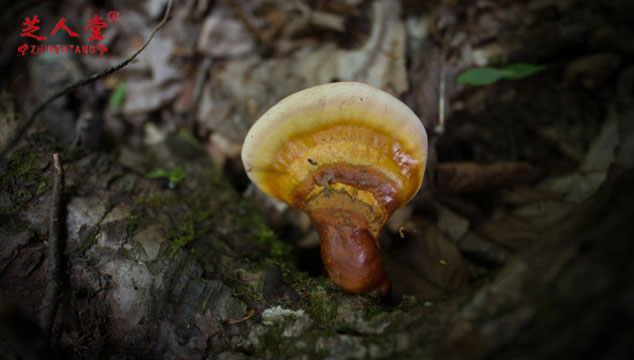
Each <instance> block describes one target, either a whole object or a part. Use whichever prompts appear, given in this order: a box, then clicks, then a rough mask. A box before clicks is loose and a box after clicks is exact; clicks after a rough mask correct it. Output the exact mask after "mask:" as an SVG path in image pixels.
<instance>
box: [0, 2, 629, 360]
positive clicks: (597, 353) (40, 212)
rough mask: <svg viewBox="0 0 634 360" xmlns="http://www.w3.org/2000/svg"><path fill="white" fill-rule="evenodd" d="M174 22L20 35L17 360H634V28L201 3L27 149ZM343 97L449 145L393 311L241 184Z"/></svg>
mask: <svg viewBox="0 0 634 360" xmlns="http://www.w3.org/2000/svg"><path fill="white" fill-rule="evenodd" d="M166 3H167V2H166V1H163V0H146V1H144V2H138V3H135V2H123V1H115V0H112V1H99V2H90V1H85V0H65V1H59V2H46V1H24V2H17V3H15V4H12V5H10V6H8V7H7V8H6V9H3V10H2V12H1V14H0V17H2V20H3V21H0V27H2V28H3V30H4V31H3V32H2V34H0V39H2V40H3V41H2V42H1V43H0V44H2V45H1V47H2V52H1V53H0V68H2V74H1V75H0V86H1V88H0V150H1V152H2V154H3V157H2V158H1V159H0V334H1V335H2V336H0V351H1V353H2V354H3V356H4V357H5V358H8V359H18V358H26V359H50V358H60V359H102V358H103V359H146V358H164V359H205V358H208V359H349V358H352V359H366V358H368V359H378V358H411V359H420V358H430V359H462V358H468V359H535V358H554V357H558V358H581V357H588V356H590V357H593V358H602V359H603V358H605V359H627V358H632V357H633V356H634V345H633V344H632V343H631V341H630V339H632V338H634V326H633V324H634V286H633V284H634V281H632V279H634V263H632V262H631V258H632V256H633V255H634V242H632V241H631V235H632V234H634V222H632V219H634V208H633V207H632V206H631V204H632V202H634V186H633V185H634V170H632V167H634V61H633V56H634V29H633V27H632V25H631V14H633V13H634V4H632V3H631V2H628V1H608V0H603V1H594V2H582V1H577V0H566V1H552V0H531V1H495V2H490V1H458V0H445V1H432V2H418V1H400V2H397V1H390V0H374V1H370V0H299V1H292V2H287V1H277V0H257V1H248V2H243V1H238V0H217V1H209V0H197V1H187V2H185V1H183V2H180V1H179V2H175V3H174V4H173V6H172V7H171V8H170V9H169V15H170V16H169V19H168V21H167V22H166V23H165V24H164V26H162V27H160V29H159V30H158V31H157V32H156V34H155V36H154V37H153V38H152V39H151V41H150V42H149V44H148V46H147V47H146V48H144V49H143V50H142V51H141V52H140V53H139V55H138V57H137V58H136V59H135V60H134V61H132V62H130V63H129V64H127V66H125V67H123V68H121V69H118V70H117V71H113V72H112V73H110V74H108V75H107V76H104V77H100V78H99V79H96V80H95V81H90V82H88V83H87V84H85V85H84V86H80V87H77V88H76V89H73V90H71V91H68V92H66V93H64V94H62V96H60V97H58V98H56V99H55V100H54V101H52V102H51V103H50V104H48V106H46V107H44V108H43V111H42V112H41V113H40V114H39V116H38V117H37V118H35V120H36V121H35V123H34V124H32V125H30V126H28V128H27V129H26V130H24V129H22V128H21V124H24V122H25V121H27V119H29V116H30V115H31V114H32V113H33V112H34V110H35V109H36V107H37V105H38V104H41V103H42V102H43V101H45V100H46V99H47V98H49V97H50V96H51V95H52V94H54V93H55V92H56V91H58V90H59V89H62V88H64V87H65V86H67V85H69V84H72V83H73V82H75V81H79V80H81V79H84V78H86V77H87V76H88V75H90V74H93V73H96V72H99V71H102V70H103V69H106V68H109V67H112V66H115V65H117V64H120V63H121V62H122V61H123V60H125V59H126V58H128V57H130V56H131V55H132V54H133V53H134V52H135V51H136V50H137V49H139V48H140V47H141V46H142V45H143V43H144V42H145V41H146V40H147V39H148V38H149V37H150V35H151V34H152V31H153V30H154V29H155V28H156V26H157V24H159V22H160V21H161V19H162V18H163V16H164V14H165V13H166V10H167V9H166ZM115 14H116V17H115ZM94 15H97V16H100V17H102V20H103V22H104V24H105V25H107V26H106V27H104V26H101V27H100V28H99V29H93V28H92V27H91V26H90V24H91V19H93V18H94ZM34 16H37V17H38V19H39V20H40V22H39V23H33V24H31V25H28V24H27V23H29V22H33V19H34V18H33V17H34ZM61 19H65V20H64V21H61ZM23 23H24V24H23ZM60 23H61V24H62V25H64V26H66V28H67V29H64V28H63V27H61V28H59V29H58V32H56V33H55V34H53V32H54V31H53V29H55V28H56V25H59V24H60ZM32 25H34V26H36V27H38V28H39V29H38V30H34V29H33V28H32V27H31V28H30V26H32ZM27 29H30V30H27ZM95 31H100V32H101V33H102V35H103V39H94V40H91V37H92V36H95V34H94V33H95ZM73 32H75V33H77V36H76V37H73V36H70V34H71V33H73ZM25 34H30V35H25ZM31 35H33V36H42V37H46V39H42V40H37V39H35V38H33V36H31ZM71 44H72V45H74V46H76V45H80V46H79V50H77V51H78V52H79V53H73V54H64V53H56V51H57V50H56V46H57V48H61V47H64V46H69V45H71ZM81 45H86V49H87V51H88V53H82V51H83V50H82V47H81ZM90 45H93V46H95V53H93V54H90V50H89V49H90V48H89V46H90ZM23 46H25V47H23ZM106 48H107V50H104V49H106ZM38 49H40V50H38ZM31 51H35V52H38V51H39V52H40V53H39V54H32V53H31ZM100 51H103V53H100ZM62 52H63V51H62ZM485 66H486V67H487V68H489V70H488V71H485V72H480V73H478V72H475V73H474V72H468V71H469V70H470V69H474V68H479V67H485ZM469 76H470V78H469ZM459 78H460V79H461V80H460V81H459V80H458V79H459ZM333 81H360V82H364V83H368V84H370V85H373V86H375V87H378V88H380V89H382V90H385V91H387V92H389V93H391V94H392V95H394V96H396V97H398V98H399V99H401V100H402V101H403V102H404V103H405V104H407V105H408V106H409V107H410V108H411V109H412V110H413V111H414V112H415V113H416V114H417V115H418V116H419V117H420V119H421V121H422V122H423V125H424V127H425V128H426V129H427V134H428V138H429V149H428V163H427V169H426V174H425V178H424V181H423V186H422V188H421V190H420V191H419V193H418V195H417V196H416V197H415V198H414V199H412V201H410V202H409V203H408V204H407V205H406V206H404V207H403V208H401V209H399V210H398V211H397V212H396V213H395V214H394V215H393V217H392V219H391V220H390V221H389V222H388V224H387V225H386V226H385V229H384V231H383V234H382V236H381V239H380V241H381V246H382V257H383V260H384V262H385V264H386V268H387V269H386V271H387V273H388V276H389V278H390V279H391V280H392V284H393V291H392V293H391V295H390V297H389V298H387V299H381V298H380V296H379V294H378V293H377V292H371V293H369V294H365V295H349V294H346V293H345V292H343V291H342V290H341V289H340V288H338V287H337V286H336V285H334V284H333V283H332V282H331V281H330V280H328V278H327V277H325V275H324V272H323V264H322V262H321V258H320V251H319V237H318V236H317V234H316V232H315V231H314V230H313V229H312V227H311V224H310V220H309V218H308V217H307V216H306V215H305V214H303V213H301V211H299V210H297V209H294V208H290V207H288V206H286V205H285V204H282V203H279V202H276V201H274V200H271V199H270V198H269V197H267V196H266V195H265V194H263V193H262V192H261V191H260V190H258V189H257V188H255V187H254V186H253V185H251V184H250V182H249V180H248V178H247V176H246V174H245V171H244V168H243V165H242V161H241V159H240V151H241V147H242V142H243V140H244V137H245V135H246V132H247V131H248V129H249V128H250V127H251V125H252V124H253V122H254V121H255V120H256V119H257V118H258V117H259V115H261V114H262V113H263V112H264V111H266V109H268V108H269V107H270V106H272V105H273V104H275V103H277V102H278V101H279V100H280V99H282V98H284V97H285V96H287V95H289V94H292V93H293V92H296V91H298V90H301V89H304V88H306V87H309V86H313V85H317V84H323V83H328V82H333ZM485 83H486V84H485ZM12 139H17V142H16V143H15V144H12V143H11V140H12ZM5 150H6V151H7V152H6V153H5ZM54 153H57V154H59V158H60V161H61V167H56V163H55V161H54V160H53V154H54ZM60 170H63V177H62V175H61V171H60ZM61 180H63V187H60V186H61V185H60V184H61V182H60V181H61ZM51 249H58V250H59V251H60V254H59V256H58V257H57V259H58V260H59V266H51V265H50V264H56V262H54V261H53V260H51V259H53V257H51V254H56V253H55V252H54V251H52V250H51ZM51 268H53V270H51ZM51 289H56V290H51ZM49 291H52V292H53V294H54V296H52V299H53V300H51V296H47V295H45V294H48V292H49ZM42 299H45V300H42ZM47 317H50V318H49V320H46V318H47Z"/></svg>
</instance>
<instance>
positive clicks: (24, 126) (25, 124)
mask: <svg viewBox="0 0 634 360" xmlns="http://www.w3.org/2000/svg"><path fill="white" fill-rule="evenodd" d="M171 9H172V0H169V2H168V3H167V9H166V10H165V15H164V16H163V19H162V20H161V22H159V23H158V25H156V27H155V28H154V30H153V31H152V33H151V34H150V37H148V39H147V40H146V41H145V43H143V45H142V46H141V47H140V48H139V50H137V51H136V52H135V53H134V54H132V56H130V57H129V58H127V59H125V60H123V61H122V62H120V63H118V64H116V65H114V66H112V67H110V68H108V69H105V70H101V71H99V72H96V73H94V74H92V75H90V76H88V77H86V78H83V79H80V80H78V81H76V82H74V83H72V84H70V85H68V86H66V87H65V88H63V89H61V90H58V91H56V92H55V93H54V94H53V95H51V96H49V97H48V98H47V99H46V100H44V101H43V102H42V103H40V104H39V105H38V106H37V107H36V108H35V110H34V111H33V113H31V116H29V117H28V118H27V119H26V120H24V121H22V122H21V123H20V124H19V125H18V126H17V128H16V129H14V131H13V132H12V133H11V135H9V138H8V140H7V142H6V145H5V148H4V149H2V151H0V163H1V162H2V160H3V159H4V157H5V156H6V155H7V153H8V152H9V151H10V150H11V149H12V148H13V147H14V146H15V144H16V143H17V142H18V140H20V137H21V136H22V134H24V133H25V132H26V131H27V130H28V129H29V128H30V127H31V125H33V123H34V122H35V119H36V117H37V116H38V115H39V114H40V113H41V112H42V110H44V109H45V108H46V107H47V106H48V104H50V103H51V102H52V101H53V100H55V99H57V98H58V97H60V96H62V95H65V94H67V93H69V92H71V91H73V90H75V89H77V88H79V87H81V86H84V85H88V84H90V83H92V82H95V81H97V80H99V79H101V78H103V77H106V76H108V75H110V74H112V73H113V72H115V71H118V70H121V69H122V68H123V67H124V66H126V65H128V64H129V63H130V62H131V61H132V60H134V59H135V58H136V57H137V55H139V54H140V53H141V51H143V50H144V49H145V48H146V47H147V46H148V44H149V43H150V41H152V38H153V37H154V34H156V33H157V32H158V31H159V30H160V29H161V28H162V27H163V25H164V24H165V23H166V22H167V20H168V18H169V15H170V12H171Z"/></svg>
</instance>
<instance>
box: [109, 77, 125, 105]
mask: <svg viewBox="0 0 634 360" xmlns="http://www.w3.org/2000/svg"><path fill="white" fill-rule="evenodd" d="M126 87H127V83H126V82H125V81H122V82H120V83H119V85H118V86H117V88H116V89H114V91H113V92H112V95H110V99H108V107H109V108H110V110H116V109H118V108H119V106H121V104H122V103H123V99H124V98H125V92H126Z"/></svg>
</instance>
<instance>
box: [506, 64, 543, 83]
mask: <svg viewBox="0 0 634 360" xmlns="http://www.w3.org/2000/svg"><path fill="white" fill-rule="evenodd" d="M545 69H546V67H545V66H544V65H532V64H525V63H517V64H509V65H506V66H505V67H504V70H506V71H507V73H506V75H504V78H505V79H509V80H517V79H523V78H525V77H529V76H531V75H535V74H537V73H538V72H541V71H544V70H545Z"/></svg>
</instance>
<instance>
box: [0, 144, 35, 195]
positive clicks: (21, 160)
mask: <svg viewBox="0 0 634 360" xmlns="http://www.w3.org/2000/svg"><path fill="white" fill-rule="evenodd" d="M36 157H37V154H36V153H27V152H24V151H15V152H13V153H11V155H10V156H9V159H8V161H7V165H6V169H5V171H4V174H3V175H2V176H1V177H0V187H5V186H7V185H9V184H10V183H20V184H24V185H25V186H28V185H30V184H31V183H32V182H33V181H34V180H35V179H36V177H37V175H38V173H39V172H38V171H37V165H36V164H35V160H36Z"/></svg>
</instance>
